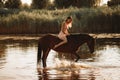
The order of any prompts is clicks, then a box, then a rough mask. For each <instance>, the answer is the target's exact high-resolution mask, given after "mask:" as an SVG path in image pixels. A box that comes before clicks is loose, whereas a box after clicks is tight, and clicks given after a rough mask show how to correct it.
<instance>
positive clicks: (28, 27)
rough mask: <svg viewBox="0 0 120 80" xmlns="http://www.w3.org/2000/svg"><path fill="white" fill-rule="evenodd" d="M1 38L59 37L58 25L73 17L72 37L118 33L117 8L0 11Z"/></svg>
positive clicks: (119, 14)
mask: <svg viewBox="0 0 120 80" xmlns="http://www.w3.org/2000/svg"><path fill="white" fill-rule="evenodd" d="M0 15H1V17H0V33H1V34H39V33H58V32H59V30H60V25H61V22H62V21H63V20H64V19H65V18H66V17H67V16H72V17H73V27H72V29H71V30H70V32H71V33H72V32H74V33H78V32H80V33H101V32H102V33H108V32H111V33H119V32H120V22H119V21H120V6H119V7H115V8H107V7H106V8H104V7H99V8H73V7H71V8H68V9H61V10H33V9H27V10H20V9H12V10H10V9H0Z"/></svg>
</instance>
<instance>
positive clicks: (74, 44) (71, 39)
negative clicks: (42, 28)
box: [37, 34, 95, 68]
mask: <svg viewBox="0 0 120 80" xmlns="http://www.w3.org/2000/svg"><path fill="white" fill-rule="evenodd" d="M67 39H68V42H67V43H65V44H63V45H61V46H59V47H57V48H55V49H53V48H54V46H55V45H56V44H58V43H59V42H61V40H60V39H59V38H58V37H57V36H55V35H51V34H48V35H45V36H43V37H42V38H40V40H39V43H38V55H37V64H38V63H39V61H40V60H41V58H42V62H43V67H44V68H45V67H46V59H47V56H48V54H49V51H50V50H51V49H53V50H55V51H57V52H63V53H71V54H74V55H75V56H76V57H77V59H76V62H77V61H78V60H79V58H80V57H79V55H78V54H77V53H76V51H77V50H78V48H79V47H80V46H81V45H82V44H84V43H87V45H88V47H89V50H90V52H91V53H93V52H94V46H95V39H94V38H93V37H92V36H90V35H88V34H71V35H69V36H67ZM42 52H43V54H42Z"/></svg>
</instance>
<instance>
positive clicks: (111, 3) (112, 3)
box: [107, 0, 120, 6]
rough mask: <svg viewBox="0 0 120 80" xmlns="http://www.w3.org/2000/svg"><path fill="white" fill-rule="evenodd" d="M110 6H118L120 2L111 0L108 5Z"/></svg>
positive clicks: (119, 0)
mask: <svg viewBox="0 0 120 80" xmlns="http://www.w3.org/2000/svg"><path fill="white" fill-rule="evenodd" d="M107 5H108V6H117V5H120V0H111V1H108V3H107Z"/></svg>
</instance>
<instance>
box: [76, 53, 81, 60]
mask: <svg viewBox="0 0 120 80" xmlns="http://www.w3.org/2000/svg"><path fill="white" fill-rule="evenodd" d="M75 56H76V57H77V59H76V60H75V62H77V61H78V60H79V59H80V56H79V55H78V54H77V53H75Z"/></svg>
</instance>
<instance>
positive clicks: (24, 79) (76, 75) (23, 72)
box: [0, 34, 120, 80]
mask: <svg viewBox="0 0 120 80" xmlns="http://www.w3.org/2000/svg"><path fill="white" fill-rule="evenodd" d="M97 37H98V39H97V40H96V46H95V52H94V53H93V54H90V53H89V51H88V48H87V47H86V45H83V46H81V47H80V49H79V51H78V54H79V55H80V58H81V59H80V60H79V61H78V62H74V61H73V60H72V59H71V57H72V55H70V54H65V55H64V53H63V54H61V55H59V54H58V53H57V52H55V51H53V50H51V51H50V53H49V55H48V58H47V65H48V67H47V69H46V70H45V69H43V68H42V65H41V68H40V69H39V71H38V70H37V68H36V60H37V48H38V47H37V43H38V38H39V36H32V37H31V36H6V35H5V36H4V35H3V36H0V80H120V39H119V38H120V36H119V35H116V36H115V35H112V38H111V37H109V35H108V34H107V37H106V36H105V35H104V38H103V37H101V35H97Z"/></svg>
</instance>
